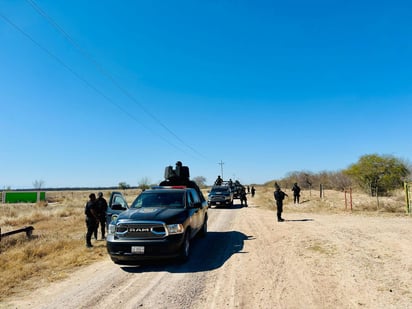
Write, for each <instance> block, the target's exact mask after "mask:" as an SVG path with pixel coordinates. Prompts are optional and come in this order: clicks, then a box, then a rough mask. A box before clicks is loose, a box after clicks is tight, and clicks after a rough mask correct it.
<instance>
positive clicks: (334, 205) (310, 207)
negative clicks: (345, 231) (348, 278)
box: [249, 186, 405, 215]
mask: <svg viewBox="0 0 412 309" xmlns="http://www.w3.org/2000/svg"><path fill="white" fill-rule="evenodd" d="M282 190H284V191H285V193H286V194H288V196H289V197H287V198H286V199H285V201H284V211H285V212H288V211H289V212H333V213H336V212H347V211H352V213H364V212H367V213H369V214H371V215H372V214H386V213H395V214H399V215H405V192H404V191H402V190H399V191H397V192H395V193H394V194H393V196H391V197H379V199H377V198H376V197H370V196H368V195H367V194H365V193H362V192H352V209H351V204H350V194H349V193H347V194H346V202H345V193H344V192H339V191H334V190H325V191H324V193H323V196H322V198H321V197H320V192H319V190H313V189H312V190H311V191H309V190H303V191H302V192H301V197H300V204H298V205H295V204H293V193H292V191H291V190H290V189H282ZM273 191H274V188H272V187H270V186H265V187H258V188H257V191H256V195H255V197H254V203H255V204H256V205H258V206H259V207H265V208H269V209H272V210H276V204H275V201H274V198H273ZM249 199H251V197H249ZM378 202H379V204H378Z"/></svg>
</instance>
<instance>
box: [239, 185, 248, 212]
mask: <svg viewBox="0 0 412 309" xmlns="http://www.w3.org/2000/svg"><path fill="white" fill-rule="evenodd" d="M243 202H244V203H245V207H247V197H246V190H245V187H242V190H241V191H240V204H241V205H242V206H243Z"/></svg>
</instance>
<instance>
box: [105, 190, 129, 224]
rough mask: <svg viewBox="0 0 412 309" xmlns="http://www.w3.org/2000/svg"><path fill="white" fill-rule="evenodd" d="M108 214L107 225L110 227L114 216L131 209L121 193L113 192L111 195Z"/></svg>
mask: <svg viewBox="0 0 412 309" xmlns="http://www.w3.org/2000/svg"><path fill="white" fill-rule="evenodd" d="M107 206H108V207H107V212H106V223H107V226H109V223H110V221H112V216H113V215H117V214H119V213H121V212H123V211H125V210H127V209H128V208H129V205H127V202H126V199H125V198H124V196H123V194H121V193H120V192H112V194H111V195H110V199H109V203H108V205H107Z"/></svg>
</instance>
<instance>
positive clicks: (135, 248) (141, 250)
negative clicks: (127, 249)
mask: <svg viewBox="0 0 412 309" xmlns="http://www.w3.org/2000/svg"><path fill="white" fill-rule="evenodd" d="M132 253H135V254H144V246H132Z"/></svg>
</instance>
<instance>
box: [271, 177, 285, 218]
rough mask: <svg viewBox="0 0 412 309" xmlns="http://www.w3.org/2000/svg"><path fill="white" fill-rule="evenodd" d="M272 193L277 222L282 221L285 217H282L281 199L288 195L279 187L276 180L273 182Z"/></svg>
mask: <svg viewBox="0 0 412 309" xmlns="http://www.w3.org/2000/svg"><path fill="white" fill-rule="evenodd" d="M273 195H274V197H275V200H276V207H277V217H278V222H283V221H285V219H283V218H282V212H283V200H284V199H285V196H288V195H287V194H286V193H285V192H283V191H282V190H281V189H280V186H279V185H278V184H277V183H276V182H275V192H273Z"/></svg>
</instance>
